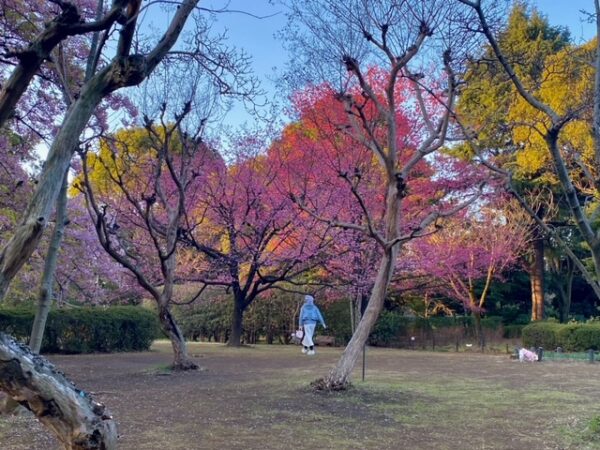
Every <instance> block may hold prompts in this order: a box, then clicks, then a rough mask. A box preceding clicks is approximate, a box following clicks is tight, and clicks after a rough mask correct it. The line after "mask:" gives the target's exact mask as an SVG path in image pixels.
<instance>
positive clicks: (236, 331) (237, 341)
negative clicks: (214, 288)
mask: <svg viewBox="0 0 600 450" xmlns="http://www.w3.org/2000/svg"><path fill="white" fill-rule="evenodd" d="M243 319H244V301H243V299H242V298H240V297H239V296H237V295H234V297H233V313H232V314H231V333H230V335H229V340H228V341H227V345H228V346H229V347H240V346H241V345H242V341H241V338H242V329H243Z"/></svg>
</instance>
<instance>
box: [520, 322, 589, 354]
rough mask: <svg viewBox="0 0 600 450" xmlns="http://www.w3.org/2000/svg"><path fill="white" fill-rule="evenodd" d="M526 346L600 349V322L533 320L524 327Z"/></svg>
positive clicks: (569, 349)
mask: <svg viewBox="0 0 600 450" xmlns="http://www.w3.org/2000/svg"><path fill="white" fill-rule="evenodd" d="M523 345H524V346H525V347H543V348H545V349H547V350H554V349H555V348H556V347H562V348H563V350H564V351H567V352H581V351H586V350H589V349H593V350H598V349H600V324H598V323H567V324H560V323H556V322H533V323H531V324H529V325H527V326H526V327H525V328H523Z"/></svg>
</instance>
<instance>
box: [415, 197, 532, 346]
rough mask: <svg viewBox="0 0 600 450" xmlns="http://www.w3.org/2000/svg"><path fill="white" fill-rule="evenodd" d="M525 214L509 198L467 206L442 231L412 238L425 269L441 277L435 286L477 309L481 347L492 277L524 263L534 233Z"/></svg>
mask: <svg viewBox="0 0 600 450" xmlns="http://www.w3.org/2000/svg"><path fill="white" fill-rule="evenodd" d="M511 209H512V210H511ZM521 216H522V215H521ZM523 218H524V217H520V216H519V215H518V214H517V213H516V212H515V208H514V205H513V207H512V208H511V204H510V203H508V202H504V207H502V208H501V207H499V205H495V206H494V205H488V206H485V207H482V208H480V209H479V210H477V211H470V212H469V213H468V214H467V212H466V211H464V212H463V213H462V214H460V215H458V216H455V217H453V218H451V219H448V220H447V221H445V222H444V223H443V225H442V228H441V230H440V231H439V232H438V233H436V234H434V235H432V236H428V237H426V238H423V239H419V240H416V241H414V242H413V243H411V250H412V251H413V252H414V253H415V258H416V259H418V260H419V261H420V270H421V271H423V272H424V273H426V274H429V275H431V276H432V277H434V278H436V279H438V280H441V281H442V283H441V284H439V285H438V286H439V287H438V288H437V289H436V291H437V292H438V293H442V294H444V295H446V296H448V297H450V298H453V299H455V300H458V301H460V302H462V303H463V305H464V307H465V309H466V310H468V311H471V312H472V314H473V317H474V318H475V324H476V332H477V338H478V340H479V345H480V347H481V348H482V349H483V348H484V346H485V340H484V335H483V332H482V328H481V315H482V313H483V312H484V311H485V302H486V300H487V297H488V294H489V292H490V289H491V287H492V282H493V281H494V280H497V279H501V277H502V274H503V272H504V271H506V270H508V269H510V268H512V267H515V266H517V265H518V264H519V261H520V258H521V256H522V254H523V252H524V251H525V249H526V245H527V243H528V241H529V239H530V227H529V226H528V221H526V220H523ZM478 282H479V283H481V286H480V287H478Z"/></svg>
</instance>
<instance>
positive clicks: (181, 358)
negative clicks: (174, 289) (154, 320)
mask: <svg viewBox="0 0 600 450" xmlns="http://www.w3.org/2000/svg"><path fill="white" fill-rule="evenodd" d="M158 319H159V321H160V326H161V328H162V330H163V332H164V333H165V334H166V335H167V336H168V338H169V340H170V341H171V346H172V347H173V370H195V369H197V368H198V365H197V364H196V363H194V362H193V361H192V360H191V359H190V357H189V356H188V352H187V345H186V343H185V338H184V337H183V334H181V330H180V329H179V326H177V322H175V319H174V318H173V315H172V314H171V311H170V309H169V307H168V306H159V311H158Z"/></svg>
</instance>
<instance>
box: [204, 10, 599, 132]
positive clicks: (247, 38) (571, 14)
mask: <svg viewBox="0 0 600 450" xmlns="http://www.w3.org/2000/svg"><path fill="white" fill-rule="evenodd" d="M530 3H532V4H533V5H534V6H536V7H537V8H538V9H539V10H541V11H542V12H543V13H544V14H545V15H546V16H547V17H548V19H549V21H550V23H551V24H553V25H561V26H565V27H567V28H568V29H569V30H570V31H571V35H572V37H573V40H574V41H575V42H583V41H586V40H588V39H590V38H592V37H593V36H594V34H595V33H594V26H593V25H592V24H590V23H588V22H587V21H586V20H585V18H584V15H583V14H582V13H581V12H580V11H581V10H585V11H592V10H593V1H592V0H531V1H530ZM205 5H206V6H212V7H215V8H219V7H222V5H223V2H222V1H219V0H211V1H208V2H206V3H205ZM228 9H229V10H239V11H246V12H249V13H251V14H253V15H256V16H260V17H264V18H261V19H258V18H255V17H251V16H249V15H246V14H241V13H236V12H229V13H223V14H218V15H217V20H218V23H217V24H216V29H227V30H228V36H229V42H230V44H232V45H234V46H236V47H239V48H243V49H244V50H245V51H246V52H247V53H248V54H249V55H251V56H252V59H253V68H254V71H255V74H256V76H257V77H258V78H259V79H260V80H261V81H262V86H263V88H264V89H265V90H266V91H267V92H268V93H269V94H270V95H273V96H277V91H276V87H275V84H274V83H273V82H272V81H270V79H273V78H274V77H275V70H280V71H281V70H283V69H284V68H285V64H286V61H287V53H286V52H285V50H284V48H283V46H282V45H281V42H279V41H278V39H277V38H276V37H275V34H276V32H277V31H278V30H279V29H281V28H282V27H283V26H284V25H285V14H284V9H283V7H281V6H278V5H274V4H272V2H269V0H231V1H230V2H229V7H228ZM271 15H274V16H272V17H265V16H271ZM244 121H248V122H249V123H252V121H253V119H252V117H251V116H250V115H249V114H247V113H246V112H245V111H244V108H242V107H241V106H236V107H234V108H233V110H232V111H231V112H230V113H229V114H228V115H227V116H226V118H225V123H226V124H229V125H232V126H238V125H240V124H242V123H243V122H244Z"/></svg>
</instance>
